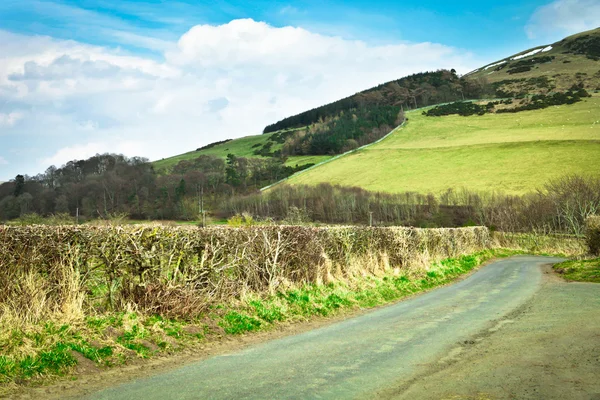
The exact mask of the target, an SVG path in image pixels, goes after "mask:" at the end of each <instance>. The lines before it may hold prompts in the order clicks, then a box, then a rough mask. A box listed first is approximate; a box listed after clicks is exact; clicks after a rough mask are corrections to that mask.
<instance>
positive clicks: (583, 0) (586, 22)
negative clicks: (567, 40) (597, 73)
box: [525, 0, 600, 39]
mask: <svg viewBox="0 0 600 400" xmlns="http://www.w3.org/2000/svg"><path fill="white" fill-rule="evenodd" d="M598 27H600V1H598V0H556V1H554V2H552V3H550V4H547V5H545V6H542V7H539V8H538V9H537V10H536V11H535V13H534V14H533V15H532V16H531V19H530V20H529V22H528V24H527V26H526V28H525V31H526V32H527V36H529V38H530V39H535V38H546V37H552V38H554V39H558V38H562V37H563V36H568V35H572V34H574V33H577V32H581V31H586V30H590V29H594V28H598Z"/></svg>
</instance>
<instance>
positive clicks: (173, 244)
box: [0, 226, 490, 326]
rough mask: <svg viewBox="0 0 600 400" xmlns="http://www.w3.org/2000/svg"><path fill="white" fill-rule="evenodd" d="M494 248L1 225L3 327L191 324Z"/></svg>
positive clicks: (364, 238) (425, 238)
mask: <svg viewBox="0 0 600 400" xmlns="http://www.w3.org/2000/svg"><path fill="white" fill-rule="evenodd" d="M489 245H490V235H489V232H488V230H487V229H486V228H482V227H474V228H457V229H416V228H398V227H393V228H366V227H326V228H315V227H304V226H265V227H248V228H239V229H231V228H207V229H198V228H189V227H160V226H154V227H136V226H125V227H114V226H85V227H79V226H61V227H50V226H23V227H6V226H0V248H1V249H2V252H1V253H0V287H2V288H3V290H2V291H0V324H1V325H4V323H5V322H9V320H10V323H11V324H14V323H16V322H17V321H20V322H21V323H27V324H35V323H36V322H39V321H43V320H46V319H61V320H65V319H66V320H77V319H80V318H82V317H83V315H84V314H86V313H90V312H105V311H120V310H131V309H135V310H138V311H140V312H143V313H156V314H161V315H164V316H174V317H183V318H187V317H193V316H195V315H197V314H198V313H201V312H203V311H205V310H206V309H207V307H209V306H210V305H214V304H218V303H222V302H224V301H230V300H231V299H234V298H236V297H239V296H243V295H244V294H245V293H248V292H252V293H264V292H274V291H277V290H278V289H280V288H282V287H289V286H291V285H300V284H304V283H321V282H329V281H332V280H342V279H346V280H351V279H353V278H354V277H357V276H364V275H368V274H378V273H379V272H382V271H385V270H388V269H390V268H398V269H410V268H416V269H421V270H422V269H423V268H424V267H427V266H428V265H430V264H432V263H433V262H435V261H438V260H441V259H443V258H448V257H456V256H460V255H463V254H468V253H472V252H475V251H479V250H482V249H485V248H488V247H489ZM6 326H10V324H9V325H6Z"/></svg>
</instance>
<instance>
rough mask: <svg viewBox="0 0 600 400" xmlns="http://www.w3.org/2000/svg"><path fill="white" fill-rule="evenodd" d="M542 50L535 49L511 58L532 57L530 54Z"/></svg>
mask: <svg viewBox="0 0 600 400" xmlns="http://www.w3.org/2000/svg"><path fill="white" fill-rule="evenodd" d="M540 51H542V49H541V48H539V49H535V50H531V51H530V52H529V53H525V54H521V55H520V56H516V57H513V58H511V60H520V59H521V58H525V57H530V56H533V55H535V54H537V53H539V52H540Z"/></svg>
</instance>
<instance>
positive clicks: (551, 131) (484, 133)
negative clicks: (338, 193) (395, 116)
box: [288, 95, 600, 194]
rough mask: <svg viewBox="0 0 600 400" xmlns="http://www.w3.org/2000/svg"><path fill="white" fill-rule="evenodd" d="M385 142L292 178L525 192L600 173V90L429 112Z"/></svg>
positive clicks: (412, 115)
mask: <svg viewBox="0 0 600 400" xmlns="http://www.w3.org/2000/svg"><path fill="white" fill-rule="evenodd" d="M407 117H408V123H407V124H406V126H405V127H404V128H402V129H400V130H398V131H396V132H395V133H394V134H392V135H390V136H389V137H388V138H387V139H385V140H384V141H382V142H380V143H378V144H376V145H373V146H370V147H368V148H366V149H364V150H361V151H359V152H356V153H354V154H351V155H348V156H345V157H342V158H340V159H338V160H336V161H334V162H332V163H328V164H325V165H323V166H321V167H318V168H315V169H313V170H311V171H308V172H306V173H303V174H300V175H298V176H296V177H292V178H291V179H290V180H289V181H288V183H290V184H309V185H314V184H318V183H321V182H328V183H332V184H340V185H348V186H359V187H362V188H365V189H367V190H375V191H383V192H389V193H399V192H404V191H415V192H420V193H429V192H432V193H439V192H441V191H444V190H446V189H448V188H463V187H464V188H467V189H469V190H474V191H503V192H506V193H514V194H523V193H526V192H530V191H533V190H535V189H536V188H537V187H539V185H541V184H543V183H545V182H546V181H548V180H549V179H552V178H558V177H560V176H563V175H565V174H577V173H578V174H598V173H600V163H598V161H597V160H598V158H599V157H600V96H598V95H595V96H594V97H592V98H588V99H585V100H584V101H582V102H580V103H577V104H574V105H563V106H556V107H550V108H547V109H544V110H535V111H525V112H520V113H516V114H486V115H483V116H470V117H462V116H445V117H426V116H423V115H422V114H421V113H420V112H418V111H417V112H408V113H407Z"/></svg>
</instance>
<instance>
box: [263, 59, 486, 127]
mask: <svg viewBox="0 0 600 400" xmlns="http://www.w3.org/2000/svg"><path fill="white" fill-rule="evenodd" d="M490 94H493V89H492V87H491V86H490V85H489V84H488V83H487V82H486V81H485V80H470V79H465V78H461V77H459V76H458V75H456V71H455V70H438V71H433V72H422V73H418V74H413V75H410V76H407V77H404V78H401V79H398V80H394V81H391V82H387V83H384V84H382V85H379V86H377V87H374V88H372V89H369V90H365V91H363V92H360V93H357V94H355V95H353V96H350V97H346V98H344V99H341V100H338V101H336V102H333V103H330V104H327V105H324V106H321V107H317V108H314V109H312V110H309V111H305V112H303V113H300V114H297V115H294V116H291V117H288V118H285V119H283V120H281V121H279V122H277V123H274V124H271V125H268V126H267V127H266V128H265V129H264V133H270V132H275V131H279V130H283V129H291V128H298V127H304V126H308V125H311V124H315V123H319V122H323V121H326V120H328V119H332V118H335V117H338V116H339V115H340V114H341V113H347V112H349V111H351V110H355V109H360V108H371V107H377V106H394V107H399V108H401V109H412V108H418V107H425V106H429V105H433V104H438V103H444V102H450V101H457V100H464V99H465V98H466V99H477V98H481V97H482V96H485V95H490Z"/></svg>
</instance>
